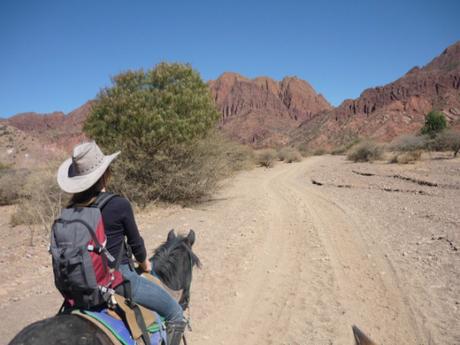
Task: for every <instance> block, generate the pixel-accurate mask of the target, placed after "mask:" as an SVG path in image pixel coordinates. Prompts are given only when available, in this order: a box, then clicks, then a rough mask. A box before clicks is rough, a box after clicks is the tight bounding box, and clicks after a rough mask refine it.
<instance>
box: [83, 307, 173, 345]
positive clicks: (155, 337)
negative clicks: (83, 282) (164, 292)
mask: <svg viewBox="0 0 460 345" xmlns="http://www.w3.org/2000/svg"><path fill="white" fill-rule="evenodd" d="M152 313H153V312H152ZM76 314H80V315H82V314H83V315H84V316H87V317H89V318H91V319H92V320H95V321H96V322H97V323H98V326H99V327H101V328H102V327H104V328H105V331H109V332H110V333H111V334H112V335H113V336H114V337H115V338H116V339H117V340H118V341H119V342H120V343H121V344H123V345H136V344H137V343H136V341H135V340H134V339H133V338H132V337H131V334H130V332H129V330H128V328H127V327H126V325H125V323H124V322H123V321H122V320H119V319H116V318H114V317H113V316H111V315H109V314H108V312H107V309H104V310H101V311H98V312H95V311H88V310H79V311H78V312H76ZM154 314H155V317H156V322H154V323H153V324H151V325H149V326H148V327H147V330H148V332H149V333H150V342H151V344H152V345H160V344H161V343H162V341H164V342H165V343H166V332H165V330H164V326H163V322H164V320H163V319H162V318H160V316H159V315H158V314H156V313H154ZM106 333H107V332H106Z"/></svg>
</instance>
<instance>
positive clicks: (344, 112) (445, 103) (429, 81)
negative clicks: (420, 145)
mask: <svg viewBox="0 0 460 345" xmlns="http://www.w3.org/2000/svg"><path fill="white" fill-rule="evenodd" d="M432 109H436V110H440V111H443V112H444V114H445V115H446V117H447V119H448V121H449V122H451V124H453V125H454V126H455V125H457V124H459V123H460V41H459V42H457V43H455V44H453V45H452V46H450V47H448V48H447V49H446V50H444V52H443V53H442V54H441V55H439V56H438V57H436V58H435V59H433V61H431V62H430V63H429V64H427V65H426V66H425V67H423V68H419V67H414V68H412V69H411V70H410V71H409V72H407V73H406V75H404V76H403V77H401V78H400V79H398V80H396V81H394V82H392V83H390V84H387V85H385V86H383V87H375V88H371V89H367V90H365V91H364V92H363V93H362V94H361V96H360V97H359V98H357V99H354V100H346V101H344V102H343V103H342V104H341V105H340V106H339V107H337V108H335V109H334V110H331V111H326V112H323V113H322V114H320V115H318V116H317V117H315V118H314V119H313V120H312V121H306V122H303V123H302V125H301V126H300V127H299V128H298V129H296V130H294V131H293V132H292V133H291V136H292V137H293V138H294V139H293V142H295V143H301V144H303V145H307V146H311V147H314V146H316V147H317V146H323V147H331V146H336V145H341V144H344V143H346V142H349V141H350V140H353V139H356V138H363V137H372V138H375V139H377V140H380V141H388V140H391V139H392V138H394V137H396V136H398V135H401V134H405V133H413V132H416V131H419V130H420V128H421V127H422V126H423V123H424V117H425V115H426V114H427V113H428V112H429V111H431V110H432Z"/></svg>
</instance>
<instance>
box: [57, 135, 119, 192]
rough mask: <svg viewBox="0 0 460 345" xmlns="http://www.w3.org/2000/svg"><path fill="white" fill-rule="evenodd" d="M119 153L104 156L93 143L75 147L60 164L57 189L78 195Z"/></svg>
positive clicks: (95, 179) (96, 179)
mask: <svg viewBox="0 0 460 345" xmlns="http://www.w3.org/2000/svg"><path fill="white" fill-rule="evenodd" d="M119 154H120V151H118V152H116V153H114V154H112V155H109V156H105V155H104V154H103V153H102V151H101V149H100V148H99V146H97V144H96V143H95V142H94V141H91V142H89V143H83V144H80V145H77V146H75V147H74V149H73V153H72V157H71V158H69V159H67V160H66V161H65V162H64V163H62V164H61V166H60V167H59V170H58V173H57V182H58V184H59V187H61V189H62V190H63V191H64V192H67V193H80V192H83V191H85V190H87V189H88V188H90V187H91V186H92V185H94V184H95V183H96V182H97V181H98V180H99V179H100V178H101V176H102V175H103V174H104V172H105V171H106V170H107V168H108V167H109V165H110V163H112V161H113V160H114V159H115V158H116V157H117V156H118V155H119Z"/></svg>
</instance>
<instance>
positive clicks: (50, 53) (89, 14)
mask: <svg viewBox="0 0 460 345" xmlns="http://www.w3.org/2000/svg"><path fill="white" fill-rule="evenodd" d="M458 40H460V0H430V1H428V0H407V1H404V0H399V1H394V0H356V1H353V0H349V1H345V0H335V1H332V0H331V1H327V0H323V1H321V0H316V1H308V0H305V1H301V0H298V1H291V0H279V1H270V0H261V1H251V0H246V1H239V0H238V1H236V0H234V1H219V0H210V1H200V0H188V1H173V0H169V1H166V0H164V1H160V0H129V1H128V0H78V1H77V0H56V1H52V0H29V1H26V0H1V1H0V117H7V116H10V115H13V114H15V113H19V112H25V111H36V112H51V111H54V110H62V111H64V112H69V111H71V110H73V109H75V108H77V107H78V106H80V105H81V104H83V103H84V102H85V101H87V100H88V99H91V98H94V97H95V96H96V94H97V93H98V91H99V90H100V89H101V88H102V87H104V86H108V85H110V76H113V75H115V74H117V73H119V72H121V71H124V70H127V69H138V68H144V69H146V68H150V67H152V66H154V65H155V64H157V63H159V62H160V61H170V62H188V63H190V64H191V65H192V66H193V67H194V68H195V69H197V70H198V71H199V72H200V73H201V76H202V77H203V79H205V80H210V79H215V78H217V77H218V76H219V75H220V74H221V73H223V72H224V71H234V72H238V73H241V74H243V75H245V76H248V77H256V76H261V75H264V76H269V77H272V78H275V79H277V80H280V79H282V78H283V77H284V76H286V75H296V76H298V77H300V78H302V79H305V80H307V81H309V82H310V83H311V84H312V85H313V87H314V88H315V89H316V90H317V91H318V92H320V93H322V94H323V95H324V96H325V97H326V98H327V99H328V100H329V101H330V102H331V103H333V104H334V105H338V104H339V103H340V102H341V101H343V100H344V99H346V98H355V97H357V96H359V94H360V93H361V92H362V91H363V90H364V89H365V88H367V87H372V86H378V85H383V84H386V83H388V82H390V81H392V80H394V79H396V78H398V77H400V76H401V75H403V74H404V73H405V72H407V71H408V70H409V69H410V68H411V67H413V66H415V65H424V64H426V63H428V62H429V61H430V60H431V59H432V58H434V57H435V56H436V55H438V54H440V53H441V52H442V51H443V50H444V49H445V48H446V47H447V46H449V45H450V44H452V43H454V42H456V41H458Z"/></svg>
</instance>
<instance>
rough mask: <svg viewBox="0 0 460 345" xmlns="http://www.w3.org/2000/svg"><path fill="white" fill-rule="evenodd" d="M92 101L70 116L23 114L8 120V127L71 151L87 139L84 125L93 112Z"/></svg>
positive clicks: (61, 113)
mask: <svg viewBox="0 0 460 345" xmlns="http://www.w3.org/2000/svg"><path fill="white" fill-rule="evenodd" d="M91 104H92V101H88V102H86V103H85V104H83V105H82V106H80V107H78V108H77V109H75V110H73V111H72V112H70V113H69V114H67V115H65V114H64V113H63V112H53V113H49V114H38V113H33V112H30V113H21V114H17V115H14V116H12V117H10V118H9V119H7V120H6V121H4V122H5V124H6V125H9V126H12V127H15V128H17V129H19V130H21V131H22V132H24V133H26V134H27V135H29V136H34V137H36V138H37V139H38V140H39V141H40V142H42V143H43V144H44V145H45V144H46V145H55V146H56V147H59V148H62V149H70V148H71V147H73V145H75V144H76V143H78V142H80V141H82V140H83V139H85V136H84V134H83V132H82V128H83V123H84V122H85V119H86V117H87V116H88V114H89V112H90V110H91Z"/></svg>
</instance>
